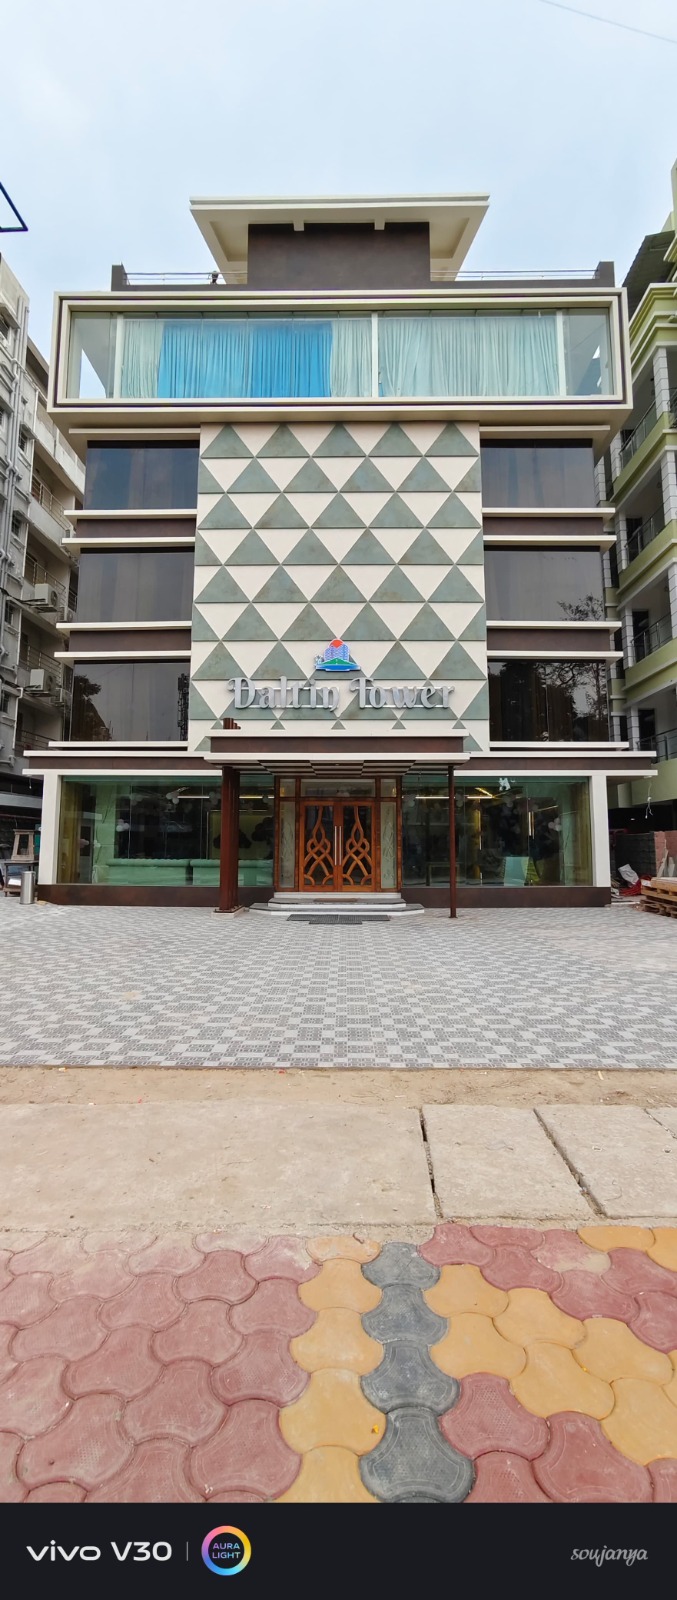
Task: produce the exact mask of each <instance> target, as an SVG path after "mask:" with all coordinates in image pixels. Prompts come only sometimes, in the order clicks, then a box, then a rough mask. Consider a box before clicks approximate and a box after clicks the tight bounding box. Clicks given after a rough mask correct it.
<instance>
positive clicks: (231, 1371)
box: [212, 1328, 308, 1406]
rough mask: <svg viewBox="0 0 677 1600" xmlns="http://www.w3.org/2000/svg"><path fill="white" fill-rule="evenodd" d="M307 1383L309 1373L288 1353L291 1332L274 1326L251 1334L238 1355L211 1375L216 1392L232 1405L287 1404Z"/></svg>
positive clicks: (300, 1393) (296, 1398) (298, 1394)
mask: <svg viewBox="0 0 677 1600" xmlns="http://www.w3.org/2000/svg"><path fill="white" fill-rule="evenodd" d="M307 1382H308V1373H307V1372H304V1371H302V1369H301V1367H297V1365H296V1362H295V1361H292V1358H291V1355H290V1354H289V1334H287V1333H280V1332H276V1330H275V1329H274V1328H263V1329H262V1330H261V1332H259V1333H250V1334H248V1335H247V1337H246V1340H245V1342H244V1344H243V1346H242V1349H241V1350H240V1351H238V1354H237V1355H236V1356H233V1359H232V1360H231V1361H228V1362H227V1363H226V1364H225V1366H222V1367H219V1368H218V1371H216V1372H214V1373H213V1374H212V1385H213V1387H214V1389H215V1391H216V1393H217V1395H218V1396H219V1398H220V1399H221V1400H225V1401H226V1404H227V1405H229V1406H230V1405H234V1404H235V1403H236V1402H237V1401H238V1400H270V1401H271V1402H272V1403H273V1404H275V1405H278V1406H288V1405H291V1403H292V1401H293V1400H298V1399H299V1396H300V1395H302V1394H303V1391H304V1389H305V1387H306V1384H307Z"/></svg>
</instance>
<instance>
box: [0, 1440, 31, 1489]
mask: <svg viewBox="0 0 677 1600" xmlns="http://www.w3.org/2000/svg"><path fill="white" fill-rule="evenodd" d="M22 1443H23V1440H22V1439H20V1438H19V1435H18V1434H16V1433H0V1501H1V1502H4V1503H5V1504H10V1503H13V1502H14V1501H19V1500H23V1497H24V1493H25V1490H24V1488H23V1486H22V1484H20V1483H19V1481H18V1479H17V1476H16V1463H17V1459H18V1455H19V1451H20V1449H21V1446H22Z"/></svg>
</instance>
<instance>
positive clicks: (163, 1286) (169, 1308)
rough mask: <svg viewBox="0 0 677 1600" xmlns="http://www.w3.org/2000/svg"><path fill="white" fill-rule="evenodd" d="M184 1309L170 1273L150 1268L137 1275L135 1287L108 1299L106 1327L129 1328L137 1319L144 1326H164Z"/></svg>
mask: <svg viewBox="0 0 677 1600" xmlns="http://www.w3.org/2000/svg"><path fill="white" fill-rule="evenodd" d="M184 1310H185V1305H184V1302H183V1301H182V1300H179V1299H178V1298H177V1296H176V1294H175V1293H174V1285H173V1283H172V1279H171V1278H170V1277H169V1274H168V1273H150V1272H149V1273H146V1274H144V1276H143V1277H141V1278H137V1279H136V1280H135V1282H134V1283H133V1284H132V1287H131V1289H127V1290H125V1292H124V1293H123V1294H120V1295H116V1297H115V1299H114V1300H107V1301H105V1302H104V1304H103V1306H102V1307H101V1313H100V1315H101V1321H102V1322H103V1324H104V1325H105V1327H106V1328H127V1327H129V1326H131V1324H132V1323H134V1324H136V1325H137V1326H138V1327H140V1328H157V1329H160V1328H167V1327H169V1324H170V1323H172V1322H176V1320H177V1318H178V1317H180V1316H181V1314H182V1312H183V1311H184Z"/></svg>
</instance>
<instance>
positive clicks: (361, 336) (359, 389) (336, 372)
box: [330, 317, 371, 399]
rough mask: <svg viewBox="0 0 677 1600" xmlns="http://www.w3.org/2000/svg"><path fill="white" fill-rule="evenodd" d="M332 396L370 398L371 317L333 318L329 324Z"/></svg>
mask: <svg viewBox="0 0 677 1600" xmlns="http://www.w3.org/2000/svg"><path fill="white" fill-rule="evenodd" d="M330 386H331V393H332V395H347V396H348V398H349V399H354V398H355V397H356V396H358V395H370V394H371V317H335V318H334V319H333V321H332V345H331V378H330Z"/></svg>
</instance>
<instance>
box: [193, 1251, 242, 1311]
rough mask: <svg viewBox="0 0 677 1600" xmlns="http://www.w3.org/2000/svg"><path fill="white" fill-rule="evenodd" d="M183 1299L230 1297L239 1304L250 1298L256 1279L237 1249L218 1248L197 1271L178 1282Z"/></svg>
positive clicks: (226, 1298) (229, 1298) (230, 1301)
mask: <svg viewBox="0 0 677 1600" xmlns="http://www.w3.org/2000/svg"><path fill="white" fill-rule="evenodd" d="M177 1288H178V1293H179V1294H180V1296H181V1299H182V1300H202V1299H205V1298H209V1299H210V1300H228V1301H229V1303H230V1304H231V1305H235V1304H236V1303H238V1302H239V1301H240V1300H246V1299H248V1297H249V1295H250V1294H253V1293H254V1290H255V1288H256V1279H255V1278H252V1277H250V1275H249V1273H248V1272H246V1271H245V1266H244V1262H243V1260H242V1256H241V1255H239V1254H238V1253H237V1251H235V1250H218V1251H215V1252H213V1253H212V1254H210V1255H208V1256H207V1259H206V1261H203V1262H201V1264H200V1266H199V1267H198V1268H197V1269H196V1271H195V1272H189V1273H188V1274H187V1275H186V1277H182V1278H181V1279H180V1281H179V1283H178V1285H177Z"/></svg>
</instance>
